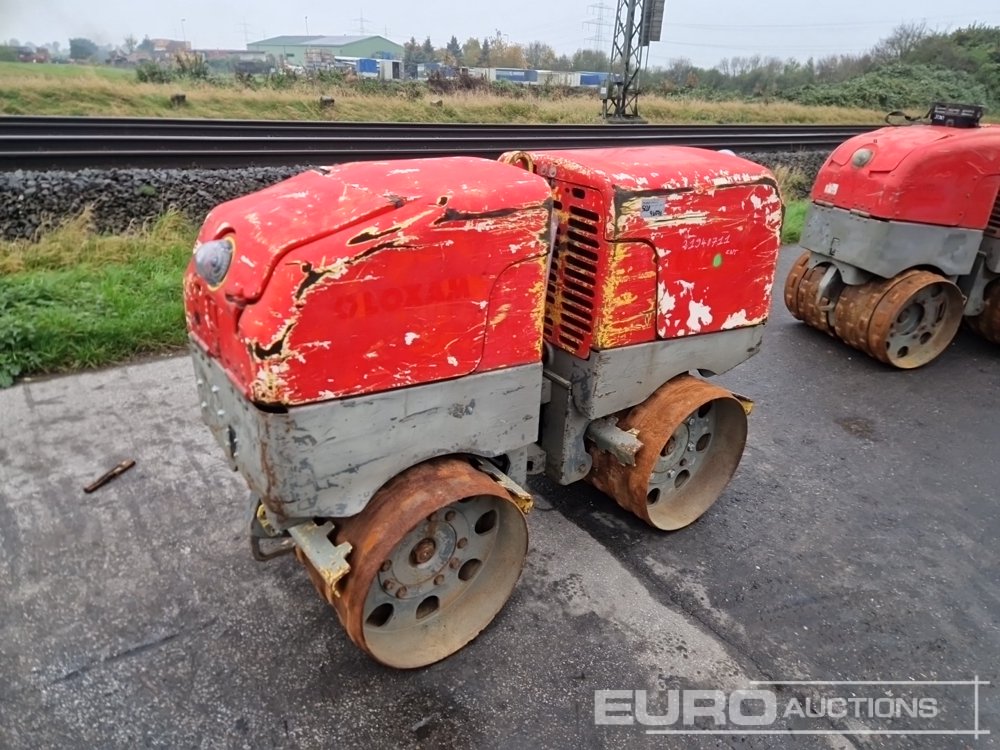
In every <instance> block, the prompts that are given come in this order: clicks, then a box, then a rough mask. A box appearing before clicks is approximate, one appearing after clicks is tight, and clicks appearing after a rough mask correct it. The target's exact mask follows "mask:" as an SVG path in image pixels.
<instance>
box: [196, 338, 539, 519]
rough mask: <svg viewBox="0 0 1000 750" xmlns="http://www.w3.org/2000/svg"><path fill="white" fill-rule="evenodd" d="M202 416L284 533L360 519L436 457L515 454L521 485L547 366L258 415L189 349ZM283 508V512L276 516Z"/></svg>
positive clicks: (211, 364)
mask: <svg viewBox="0 0 1000 750" xmlns="http://www.w3.org/2000/svg"><path fill="white" fill-rule="evenodd" d="M191 353H192V359H193V361H194V369H195V376H196V380H197V383H198V393H199V397H200V399H201V409H202V416H203V419H204V421H205V422H206V424H207V425H208V426H209V428H210V429H211V431H212V433H213V434H214V435H215V438H216V440H217V441H218V442H219V444H220V445H221V446H222V448H223V451H224V452H225V454H226V456H227V457H228V459H229V463H230V466H231V467H232V468H233V469H238V470H239V471H240V472H241V473H242V474H243V476H244V477H245V479H246V481H247V484H248V485H249V486H250V490H251V492H253V493H254V494H256V495H257V496H259V497H261V498H262V499H266V500H269V501H270V502H268V503H267V505H268V506H269V509H270V512H269V513H268V517H269V519H270V520H271V522H272V523H273V524H274V525H275V526H276V527H277V528H278V529H282V528H288V527H289V526H292V525H294V524H295V523H297V522H299V521H301V520H302V519H310V518H313V517H331V516H332V517H343V516H352V515H355V514H357V513H359V512H360V511H361V510H363V509H364V507H365V505H366V504H367V503H368V501H369V500H370V499H371V497H372V496H373V495H374V494H375V492H376V491H377V490H378V489H379V487H381V486H382V485H383V484H384V483H385V482H387V481H388V480H389V479H391V478H392V477H394V476H396V475H397V474H399V473H400V472H401V471H404V470H405V469H408V468H410V467H411V466H414V465H415V464H418V463H420V462H422V461H426V460H428V459H430V458H434V457H436V456H443V455H449V454H457V453H470V454H474V455H477V456H483V457H487V458H496V457H500V456H507V458H508V459H509V461H510V464H511V465H510V466H509V467H508V468H507V473H508V474H509V475H510V476H511V477H512V478H513V479H514V481H515V482H518V481H523V479H524V476H525V465H526V463H527V455H528V451H527V450H526V446H528V445H530V444H531V443H533V442H535V440H536V438H537V436H538V428H539V413H538V411H539V410H538V405H539V403H540V401H541V390H542V365H541V363H540V362H539V363H537V364H529V365H523V366H519V367H510V368H506V369H502V370H494V371H492V372H485V373H478V374H474V375H469V376H466V377H463V378H457V379H455V380H446V381H440V382H436V383H428V384H425V385H416V386H411V387H409V388H400V389H396V390H391V391H385V392H382V393H377V394H371V395H365V396H354V397H350V398H343V399H335V400H331V401H323V402H320V403H315V404H307V405H304V406H296V407H291V408H289V409H288V410H287V411H282V412H277V411H267V410H262V409H259V408H257V407H256V406H255V405H254V404H253V403H251V402H250V401H249V400H247V398H246V397H245V396H244V395H243V394H242V393H240V392H239V391H238V390H237V389H236V388H235V386H234V385H233V383H232V381H230V379H229V377H228V376H227V375H226V373H225V372H224V371H223V369H222V367H221V366H220V365H219V364H218V363H217V362H216V361H215V360H213V359H212V358H211V357H209V356H208V355H207V354H206V353H205V352H204V351H203V350H202V349H201V347H200V346H198V345H197V344H196V343H193V342H192V344H191ZM276 509H280V512H275V510H276Z"/></svg>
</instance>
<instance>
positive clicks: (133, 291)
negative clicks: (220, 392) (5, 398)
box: [0, 213, 196, 387]
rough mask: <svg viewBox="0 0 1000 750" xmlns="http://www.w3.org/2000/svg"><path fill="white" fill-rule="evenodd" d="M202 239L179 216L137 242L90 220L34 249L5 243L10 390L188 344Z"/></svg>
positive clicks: (2, 286)
mask: <svg viewBox="0 0 1000 750" xmlns="http://www.w3.org/2000/svg"><path fill="white" fill-rule="evenodd" d="M195 235H196V229H195V227H193V226H191V225H190V224H189V223H188V222H187V221H185V220H184V219H183V218H182V217H181V216H179V215H178V214H176V213H169V214H167V215H165V216H163V217H162V218H161V219H159V220H158V221H156V222H155V223H153V224H151V225H149V226H147V227H144V228H143V229H141V230H139V231H136V232H133V233H131V234H127V235H119V236H105V235H98V234H95V233H94V232H93V231H92V229H91V228H90V222H89V219H88V217H87V216H86V215H84V216H82V217H79V218H77V219H74V220H73V221H71V222H68V223H67V224H65V225H63V226H62V227H60V228H58V229H56V230H54V231H53V232H51V233H49V234H46V235H44V236H42V237H41V238H39V239H38V240H36V241H33V242H23V241H16V242H3V243H0V387H4V386H9V385H10V384H11V383H12V382H13V381H14V379H15V378H17V377H19V376H24V375H30V374H38V373H49V372H61V371H67V370H77V369H82V368H88V367H100V366H103V365H108V364H113V363H116V362H123V361H125V360H128V359H131V358H133V357H136V356H139V355H143V354H153V353H158V352H164V351H168V350H171V349H175V348H178V347H181V346H183V344H184V342H185V329H184V308H183V302H182V295H181V278H182V276H183V272H184V268H185V266H186V265H187V262H188V259H189V258H190V256H191V247H192V245H193V243H194V239H195Z"/></svg>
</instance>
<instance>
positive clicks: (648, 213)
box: [639, 195, 667, 219]
mask: <svg viewBox="0 0 1000 750" xmlns="http://www.w3.org/2000/svg"><path fill="white" fill-rule="evenodd" d="M666 207H667V201H666V199H665V198H664V197H663V196H662V195H660V196H654V197H651V198H643V199H642V202H641V204H640V206H639V213H640V215H641V216H642V218H644V219H656V218H659V217H660V216H663V214H664V211H665V210H666Z"/></svg>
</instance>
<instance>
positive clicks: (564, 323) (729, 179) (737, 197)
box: [502, 146, 781, 357]
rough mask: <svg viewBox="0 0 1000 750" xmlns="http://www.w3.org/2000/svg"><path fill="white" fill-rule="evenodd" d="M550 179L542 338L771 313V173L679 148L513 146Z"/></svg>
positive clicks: (569, 346)
mask: <svg viewBox="0 0 1000 750" xmlns="http://www.w3.org/2000/svg"><path fill="white" fill-rule="evenodd" d="M502 158H503V159H505V160H507V161H510V162H511V163H515V164H520V165H521V166H530V167H531V169H533V170H534V171H535V172H536V173H538V174H541V175H543V176H545V177H548V178H549V179H550V181H551V182H552V184H553V186H554V191H555V204H554V205H555V208H556V216H557V217H558V232H557V237H556V247H555V251H554V254H553V261H552V270H551V273H550V274H549V284H548V304H547V306H546V321H545V322H546V328H545V332H546V339H547V340H548V341H550V342H551V343H552V344H554V345H555V346H559V347H561V348H563V349H566V350H568V351H571V352H573V353H575V354H577V355H578V356H581V357H586V356H587V355H588V353H589V351H590V349H592V348H593V349H610V348H614V347H618V346H626V345H629V344H637V343H641V342H645V341H653V340H655V339H657V338H661V339H662V338H674V337H677V336H688V335H692V334H699V333H710V332H712V331H720V330H725V329H729V328H738V327H743V326H748V325H756V324H758V323H761V322H763V321H764V320H765V319H766V318H767V314H768V309H769V307H770V301H771V287H772V284H773V282H774V272H775V263H776V261H777V253H778V248H779V245H780V229H781V199H780V197H779V195H778V189H777V185H776V183H775V181H774V178H773V176H772V175H771V173H770V172H768V170H767V169H765V168H764V167H762V166H760V165H759V164H755V163H753V162H750V161H747V160H745V159H741V158H739V157H737V156H733V155H731V154H723V153H718V152H715V151H709V150H706V149H696V148H685V147H678V146H650V147H643V148H617V149H593V150H579V151H577V150H570V151H540V152H512V153H510V154H505V155H504V157H502Z"/></svg>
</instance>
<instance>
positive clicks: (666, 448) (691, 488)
mask: <svg viewBox="0 0 1000 750" xmlns="http://www.w3.org/2000/svg"><path fill="white" fill-rule="evenodd" d="M617 426H618V427H619V428H621V429H622V430H625V431H632V430H634V431H635V434H636V435H637V436H638V438H639V440H640V441H641V442H642V444H643V445H642V448H640V449H639V452H638V453H636V456H635V465H634V466H628V465H625V464H622V463H620V462H619V461H618V460H617V459H616V458H614V456H612V455H611V454H609V453H606V452H605V451H602V450H601V449H599V448H597V447H596V446H591V447H590V453H591V456H592V457H593V459H594V465H593V468H592V469H591V472H590V474H589V475H588V480H589V481H590V482H591V483H592V484H593V485H594V486H595V487H597V488H598V489H600V490H601V491H603V492H605V493H606V494H608V495H610V496H611V497H612V498H614V499H615V501H616V502H617V503H618V504H619V505H620V506H622V507H623V508H625V509H626V510H629V511H631V512H632V513H635V514H636V515H637V516H639V518H641V519H643V520H644V521H646V522H647V523H648V524H650V525H651V526H655V527H656V528H658V529H667V530H673V529H679V528H682V527H684V526H687V525H688V524H690V523H692V522H693V521H695V520H696V519H698V518H699V517H700V516H701V515H702V514H703V513H704V512H705V511H706V510H708V509H709V507H711V505H712V503H714V502H715V501H716V499H717V498H718V497H719V495H720V494H721V493H722V490H723V489H724V488H725V486H726V485H727V484H728V483H729V480H730V479H731V478H732V476H733V474H734V473H735V472H736V467H737V466H739V463H740V458H741V457H742V456H743V448H744V446H745V445H746V439H747V417H746V412H745V411H744V410H743V405H742V404H741V403H740V402H739V401H738V400H737V399H736V398H735V397H734V396H733V394H731V393H730V392H729V391H727V390H725V389H723V388H719V387H718V386H714V385H711V384H710V383H706V382H705V381H703V380H699V379H698V378H694V377H691V376H690V375H681V376H678V377H676V378H674V379H673V380H670V381H668V382H667V383H665V384H663V385H662V386H660V387H659V388H658V389H657V390H656V391H655V392H654V393H653V395H652V396H650V397H649V398H648V399H646V400H645V401H643V402H642V403H641V404H638V405H637V406H635V407H633V408H632V409H630V410H629V411H628V412H626V413H625V415H624V416H623V417H621V418H620V419H619V421H618V425H617Z"/></svg>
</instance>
